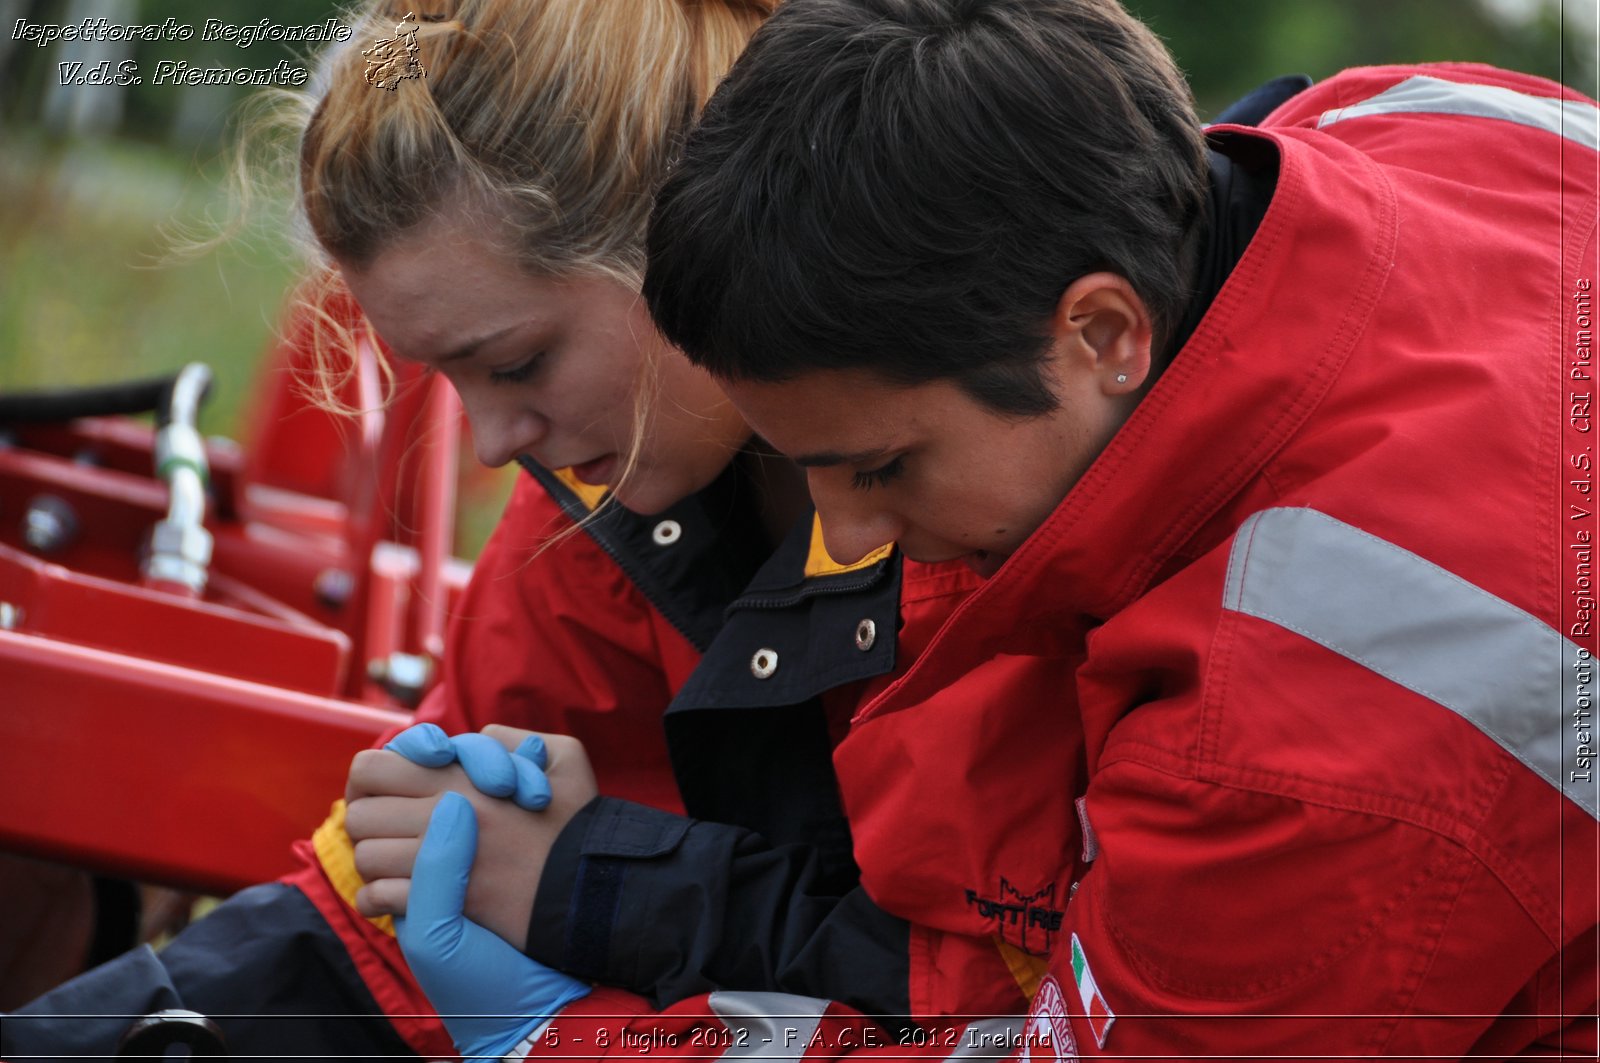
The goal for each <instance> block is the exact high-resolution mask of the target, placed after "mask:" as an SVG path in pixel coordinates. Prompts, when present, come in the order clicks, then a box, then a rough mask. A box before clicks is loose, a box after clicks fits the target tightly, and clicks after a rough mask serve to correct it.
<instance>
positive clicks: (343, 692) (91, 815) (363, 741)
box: [0, 343, 468, 892]
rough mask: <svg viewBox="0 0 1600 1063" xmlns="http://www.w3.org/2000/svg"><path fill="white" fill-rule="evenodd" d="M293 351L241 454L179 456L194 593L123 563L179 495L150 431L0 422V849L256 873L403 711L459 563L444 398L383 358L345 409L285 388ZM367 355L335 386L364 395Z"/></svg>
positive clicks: (425, 663)
mask: <svg viewBox="0 0 1600 1063" xmlns="http://www.w3.org/2000/svg"><path fill="white" fill-rule="evenodd" d="M296 349H297V348H296V347H295V345H294V344H293V343H290V344H287V345H286V346H285V347H284V348H283V349H282V350H280V351H279V352H278V353H277V354H276V356H275V359H274V361H273V363H272V364H271V365H269V367H268V369H267V371H266V372H265V373H264V374H263V377H262V380H263V382H264V388H263V392H262V399H261V402H260V405H259V406H258V411H264V412H262V413H261V418H262V419H261V420H258V422H257V432H256V438H255V439H254V441H253V442H252V447H251V450H250V452H249V453H245V452H242V451H240V450H239V448H237V447H236V446H234V445H232V444H229V443H226V442H219V441H209V442H207V443H206V444H205V445H204V459H203V461H201V462H197V464H202V465H204V466H207V467H208V471H209V476H210V490H209V492H208V499H209V503H208V505H207V511H206V514H205V520H204V529H205V531H206V532H209V535H210V544H211V551H210V553H211V559H210V563H209V566H208V571H207V572H206V573H205V578H204V580H203V590H202V591H200V592H199V593H198V594H196V593H194V592H191V591H186V590H185V589H183V588H182V587H179V586H176V585H174V584H173V583H171V582H169V581H167V580H165V579H154V580H152V579H150V578H147V575H146V574H143V573H142V572H141V556H142V554H146V553H148V551H149V541H148V540H149V537H150V532H151V529H152V527H153V526H154V525H156V524H157V523H158V522H160V521H162V520H163V518H164V515H166V514H168V511H169V504H171V503H172V492H171V491H169V489H168V486H167V485H166V484H165V483H164V482H163V481H162V480H161V479H160V478H158V477H157V476H156V475H155V472H154V470H155V465H156V460H157V456H158V455H157V451H158V450H160V449H161V448H158V447H157V444H156V437H157V432H156V429H154V428H153V427H151V426H148V425H144V424H141V423H138V422H136V421H133V420H130V419H120V418H95V419H85V420H79V421H74V422H70V423H67V424H50V425H34V426H22V427H13V428H11V429H4V428H3V426H0V431H3V432H4V433H5V434H4V436H3V437H0V779H3V780H4V782H3V786H4V800H0V850H5V851H11V852H17V853H22V854H26V855H35V856H41V857H47V858H50V859H54V860H59V861H63V862H68V863H73V864H77V865H81V866H83V867H86V868H89V869H92V870H96V871H102V872H108V873H114V874H119V875H124V876H127V877H130V878H135V879H140V880H144V881H153V882H161V883H165V884H169V885H175V886H181V887H184V888H191V889H198V890H202V891H206V892H230V891H232V890H233V889H236V888H239V887H242V886H245V885H248V884H251V883H255V882H260V881H265V880H268V879H271V878H273V877H275V876H276V875H278V874H280V873H282V872H284V871H286V870H288V869H289V867H290V866H291V862H290V861H291V858H290V855H289V845H290V843H291V842H292V841H294V840H295V839H297V838H303V837H306V836H307V835H308V834H309V833H310V832H311V831H312V830H313V829H314V828H315V827H316V826H317V824H318V823H320V822H321V821H322V819H323V818H324V816H325V815H326V814H327V811H328V806H329V803H330V802H331V801H332V800H333V799H334V798H336V797H337V796H339V795H340V794H341V793H342V791H343V786H344V779H345V775H346V771H347V769H348V767H349V762H350V758H351V756H352V755H354V753H355V752H357V751H358V750H360V749H363V748H366V747H367V746H369V745H370V744H371V743H372V742H373V740H374V739H375V738H376V737H377V736H378V735H379V734H381V733H382V732H384V731H385V730H387V729H390V728H393V727H396V726H399V725H402V724H403V723H404V722H405V721H406V716H405V714H404V711H403V709H404V707H405V705H406V704H408V703H414V700H415V698H416V697H417V696H418V695H419V694H420V692H421V687H422V686H423V685H424V683H425V681H426V676H427V673H428V671H429V666H430V665H431V663H432V662H435V661H436V660H437V656H438V653H439V652H440V648H441V646H442V632H443V627H444V617H445V614H446V611H447V607H448V605H449V604H450V602H451V601H452V600H453V596H454V595H455V594H456V593H457V592H459V590H460V588H461V586H462V585H463V584H464V582H465V578H466V575H467V572H468V567H467V566H466V565H465V564H464V563H462V562H460V561H457V560H454V559H452V558H451V557H450V548H451V542H450V539H451V535H450V529H451V520H452V510H453V504H454V481H455V476H456V462H457V453H458V445H459V438H460V430H459V419H460V411H459V408H458V406H457V404H456V400H455V396H454V393H453V392H452V391H451V390H450V389H449V387H448V386H446V385H445V384H444V382H443V381H442V380H439V379H436V378H423V377H420V376H417V375H416V374H414V373H413V374H409V375H406V374H402V377H401V379H399V380H397V381H396V385H395V388H394V392H393V400H392V401H391V402H390V403H389V404H388V405H387V406H386V407H385V408H383V409H381V410H378V409H373V410H371V411H370V412H368V413H367V414H365V415H363V416H362V418H361V419H360V421H359V423H357V424H355V425H351V424H349V423H345V422H343V421H342V420H341V419H340V418H337V417H333V416H331V415H329V414H326V413H324V412H323V411H321V410H319V409H317V408H315V407H313V406H312V405H310V404H309V403H308V402H307V401H306V400H305V399H304V398H303V397H302V396H301V395H300V393H299V391H298V389H297V388H296V386H295V380H296V377H297V375H298V370H299V369H300V368H301V367H300V366H299V365H298V364H297V358H298V356H297V355H296V353H295V351H296ZM365 355H366V356H365V357H364V358H363V359H362V364H361V365H360V366H359V367H358V372H357V375H356V377H355V378H354V379H353V380H352V382H351V384H350V387H351V388H353V389H355V391H356V393H357V394H366V395H368V396H375V395H377V394H378V393H379V389H378V387H377V378H376V357H375V356H376V352H375V351H373V350H371V349H369V350H367V351H366V352H365ZM196 438H198V437H196ZM167 449H168V450H170V447H168V448H167ZM180 450H181V448H180ZM180 459H181V455H180ZM164 460H168V461H170V460H173V459H171V458H170V456H165V457H164ZM178 463H179V464H183V463H184V461H183V460H179V461H178ZM173 490H174V491H175V490H176V489H175V488H174V489H173Z"/></svg>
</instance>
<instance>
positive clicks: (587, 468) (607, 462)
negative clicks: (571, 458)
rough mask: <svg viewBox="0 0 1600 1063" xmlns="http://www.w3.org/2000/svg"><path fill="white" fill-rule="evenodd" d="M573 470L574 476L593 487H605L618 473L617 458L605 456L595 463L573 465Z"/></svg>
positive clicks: (596, 459) (612, 455) (597, 459)
mask: <svg viewBox="0 0 1600 1063" xmlns="http://www.w3.org/2000/svg"><path fill="white" fill-rule="evenodd" d="M571 469H572V475H574V476H576V477H577V478H578V479H579V480H581V481H583V482H584V483H586V484H588V485H590V486H591V487H605V486H607V485H608V484H610V483H611V477H612V475H613V474H614V473H615V472H616V471H617V456H616V455H615V454H605V455H602V456H601V457H598V458H595V459H594V460H593V461H586V462H584V463H583V464H581V465H573V466H571Z"/></svg>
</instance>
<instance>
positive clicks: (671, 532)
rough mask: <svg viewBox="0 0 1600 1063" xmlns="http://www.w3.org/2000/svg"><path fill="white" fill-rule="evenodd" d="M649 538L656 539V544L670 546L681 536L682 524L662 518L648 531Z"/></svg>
mask: <svg viewBox="0 0 1600 1063" xmlns="http://www.w3.org/2000/svg"><path fill="white" fill-rule="evenodd" d="M650 538H652V539H654V540H655V541H656V545H657V546H671V545H672V544H673V543H675V542H677V541H678V540H679V539H681V538H683V526H682V525H681V524H679V523H678V522H677V521H675V520H664V521H662V522H661V523H660V524H657V525H656V526H655V529H654V530H653V531H651V532H650Z"/></svg>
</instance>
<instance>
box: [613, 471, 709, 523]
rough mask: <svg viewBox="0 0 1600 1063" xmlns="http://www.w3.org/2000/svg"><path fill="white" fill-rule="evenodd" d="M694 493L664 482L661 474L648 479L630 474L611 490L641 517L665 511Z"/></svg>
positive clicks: (620, 502) (625, 507) (618, 500)
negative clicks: (677, 489)
mask: <svg viewBox="0 0 1600 1063" xmlns="http://www.w3.org/2000/svg"><path fill="white" fill-rule="evenodd" d="M693 493H694V492H693V491H676V490H674V489H673V485H671V484H668V483H664V482H663V481H662V479H661V478H660V477H659V476H656V477H652V478H651V479H650V480H648V481H646V480H644V479H643V477H640V476H630V477H628V478H627V479H626V480H624V481H623V482H622V483H621V484H618V485H617V486H616V487H613V488H612V491H611V494H612V497H613V498H615V499H616V500H617V504H618V505H620V506H621V507H622V508H623V509H626V510H628V511H629V512H632V513H637V514H639V516H641V517H653V516H655V515H656V514H658V513H664V512H666V511H667V510H669V509H671V508H672V507H673V506H675V505H677V504H678V503H679V502H682V501H683V500H684V499H685V498H687V497H689V495H691V494H693Z"/></svg>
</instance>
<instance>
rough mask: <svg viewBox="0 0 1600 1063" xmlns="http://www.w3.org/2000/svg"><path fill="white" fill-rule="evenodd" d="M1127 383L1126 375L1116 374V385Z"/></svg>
mask: <svg viewBox="0 0 1600 1063" xmlns="http://www.w3.org/2000/svg"><path fill="white" fill-rule="evenodd" d="M1127 382H1128V374H1127V373H1118V374H1117V383H1119V384H1126V383H1127Z"/></svg>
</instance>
